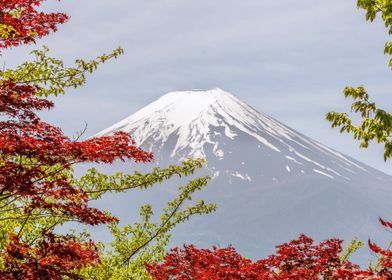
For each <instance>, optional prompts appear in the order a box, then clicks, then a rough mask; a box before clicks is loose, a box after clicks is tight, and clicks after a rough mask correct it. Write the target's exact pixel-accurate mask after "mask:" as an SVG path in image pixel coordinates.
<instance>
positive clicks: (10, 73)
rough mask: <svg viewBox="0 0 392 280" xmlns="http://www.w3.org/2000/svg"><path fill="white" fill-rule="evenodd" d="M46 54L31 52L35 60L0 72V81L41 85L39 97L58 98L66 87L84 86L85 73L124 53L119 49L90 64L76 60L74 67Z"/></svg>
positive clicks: (46, 50)
mask: <svg viewBox="0 0 392 280" xmlns="http://www.w3.org/2000/svg"><path fill="white" fill-rule="evenodd" d="M48 52H49V49H48V48H47V47H43V49H42V50H35V51H33V52H31V54H32V55H34V57H35V60H33V61H26V62H24V63H23V64H21V65H20V66H18V67H17V68H16V69H14V70H11V69H7V70H6V71H4V72H1V71H0V80H7V81H12V82H15V83H17V84H22V85H23V84H26V85H27V84H28V85H36V86H40V89H39V90H38V92H37V93H38V95H41V96H49V95H55V96H57V95H59V94H64V93H65V90H66V89H68V88H78V87H80V86H82V85H84V84H85V83H86V74H88V73H90V74H91V73H92V72H94V71H95V70H97V68H98V66H99V65H101V64H103V63H105V62H106V61H108V60H110V59H113V58H118V57H119V56H120V55H122V54H123V53H124V51H123V49H122V48H117V49H115V50H114V51H112V52H111V53H109V54H103V55H101V56H98V57H97V58H96V59H93V60H90V61H85V60H83V59H77V60H75V66H74V67H66V66H65V64H64V62H63V61H62V60H59V59H57V58H54V57H50V56H48Z"/></svg>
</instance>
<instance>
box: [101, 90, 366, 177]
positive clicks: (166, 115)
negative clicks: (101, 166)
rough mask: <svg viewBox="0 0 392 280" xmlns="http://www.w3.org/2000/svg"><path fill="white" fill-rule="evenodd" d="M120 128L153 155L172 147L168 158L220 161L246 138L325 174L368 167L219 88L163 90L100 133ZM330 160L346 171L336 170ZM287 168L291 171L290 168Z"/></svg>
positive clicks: (274, 152) (290, 161) (296, 163)
mask: <svg viewBox="0 0 392 280" xmlns="http://www.w3.org/2000/svg"><path fill="white" fill-rule="evenodd" d="M118 130H122V131H126V132H129V133H130V134H131V135H132V136H133V137H134V139H135V141H136V143H137V144H139V145H140V146H142V147H144V148H145V149H147V150H150V151H153V152H155V153H157V152H158V151H159V150H161V149H163V148H165V149H170V151H166V152H168V153H169V155H170V157H172V158H185V157H207V153H212V154H213V155H214V157H216V158H217V159H219V160H221V159H223V158H224V157H225V156H226V155H227V154H228V153H229V154H231V153H233V151H232V150H233V149H235V147H229V146H230V145H231V144H230V142H233V141H234V140H235V139H236V138H242V139H245V138H246V139H253V141H255V142H256V143H258V144H257V147H256V148H257V149H258V150H260V149H261V150H263V153H264V154H266V155H268V156H269V155H270V154H275V155H276V156H275V157H279V158H284V161H285V162H287V163H290V165H292V164H294V165H296V166H301V165H304V164H305V165H308V166H312V172H313V173H317V174H319V175H320V174H321V175H324V176H326V177H329V178H334V177H336V176H338V177H341V178H344V179H348V178H349V177H350V176H346V175H347V174H346V175H343V173H348V174H350V172H351V174H353V173H355V172H356V170H357V169H361V170H362V171H364V170H365V169H366V168H365V167H364V166H362V165H360V164H358V163H355V162H354V161H352V160H350V159H348V158H347V157H345V156H344V155H342V154H340V153H338V152H336V151H333V150H332V149H329V148H328V147H326V146H324V145H321V144H320V143H318V142H316V141H313V140H312V139H310V138H308V137H306V136H303V135H302V134H300V133H298V132H296V131H295V130H292V129H291V128H289V127H287V126H285V125H284V124H282V123H280V122H279V121H277V120H275V119H273V118H271V117H269V116H267V115H265V114H262V113H260V112H258V111H256V110H255V109H253V108H252V107H251V106H249V105H247V104H246V103H244V102H243V101H241V100H240V99H239V98H237V97H236V96H234V95H232V94H231V93H228V92H226V91H224V90H222V89H220V88H214V89H211V90H190V91H175V92H170V93H167V94H165V95H163V96H162V97H160V98H159V99H157V100H156V101H155V102H152V103H151V104H149V105H147V106H146V107H144V108H142V109H141V110H139V111H137V112H136V113H134V114H133V115H131V116H129V117H127V118H126V119H124V120H122V121H120V122H118V123H117V124H115V125H113V126H112V127H109V128H108V129H106V130H104V131H102V132H101V133H99V134H98V135H106V134H110V133H112V132H114V131H118ZM246 141H249V140H246ZM168 143H169V144H168ZM315 151H316V152H317V153H316V152H315ZM325 159H328V160H327V162H326V161H325ZM334 162H337V163H338V164H339V165H340V166H341V167H342V168H343V169H344V172H340V171H337V170H335V169H336V168H334V167H333V165H336V164H335V163H334ZM284 166H289V165H287V164H286V163H285V164H284ZM353 168H354V169H353ZM285 169H286V170H290V171H288V172H291V168H290V167H288V168H285ZM300 172H302V173H303V172H305V171H304V170H303V169H300Z"/></svg>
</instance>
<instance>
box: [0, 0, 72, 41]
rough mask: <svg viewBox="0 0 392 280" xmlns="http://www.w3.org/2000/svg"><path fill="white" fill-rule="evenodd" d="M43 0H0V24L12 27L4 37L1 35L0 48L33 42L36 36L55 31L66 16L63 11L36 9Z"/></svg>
mask: <svg viewBox="0 0 392 280" xmlns="http://www.w3.org/2000/svg"><path fill="white" fill-rule="evenodd" d="M44 1H45V0H0V24H4V25H7V26H10V27H12V30H11V31H10V32H7V33H9V34H7V36H6V37H4V36H1V37H2V38H1V42H0V48H8V47H10V46H17V45H19V44H26V43H30V42H34V41H35V40H34V39H35V38H36V37H42V36H45V35H47V34H49V32H50V31H56V30H57V25H58V24H62V23H64V22H65V21H66V20H67V19H68V16H67V15H65V14H63V13H44V12H39V11H37V7H38V6H40V4H41V3H42V2H44Z"/></svg>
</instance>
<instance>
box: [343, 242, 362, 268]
mask: <svg viewBox="0 0 392 280" xmlns="http://www.w3.org/2000/svg"><path fill="white" fill-rule="evenodd" d="M362 247H363V242H362V241H361V240H359V239H358V238H354V239H353V240H352V241H351V242H350V244H349V245H348V246H347V247H346V249H345V250H344V252H343V254H341V255H340V261H341V262H345V261H348V260H349V258H350V256H352V254H354V253H355V252H356V251H358V250H359V249H361V248H362Z"/></svg>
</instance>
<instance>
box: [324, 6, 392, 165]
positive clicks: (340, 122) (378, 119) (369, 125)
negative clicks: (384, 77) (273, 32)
mask: <svg viewBox="0 0 392 280" xmlns="http://www.w3.org/2000/svg"><path fill="white" fill-rule="evenodd" d="M357 6H358V8H360V9H364V10H365V11H366V20H369V21H374V20H375V19H376V17H377V15H380V16H381V19H382V20H383V22H384V23H385V26H386V27H387V28H388V32H389V34H392V0H358V2H357ZM384 52H385V54H388V55H392V43H391V42H387V43H386V45H385V49H384ZM390 66H391V67H392V59H391V60H390ZM343 94H344V97H345V98H351V99H353V103H352V104H351V112H352V113H354V114H355V115H357V116H358V117H359V118H360V122H359V124H354V122H353V120H352V118H351V117H350V115H349V114H348V113H339V112H329V113H327V115H326V119H327V120H328V121H329V122H331V126H332V127H339V128H340V132H341V133H343V132H347V133H349V134H352V135H353V137H354V139H356V140H359V141H360V147H361V148H367V147H368V146H369V143H370V142H373V141H374V142H377V143H380V144H382V145H384V160H385V161H386V160H388V159H389V158H391V157H392V115H391V114H390V113H389V112H387V111H385V110H383V109H381V108H378V107H377V105H376V104H375V103H374V102H371V101H370V100H369V94H368V92H367V91H366V89H365V87H364V86H359V87H346V88H345V89H344V91H343Z"/></svg>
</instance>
